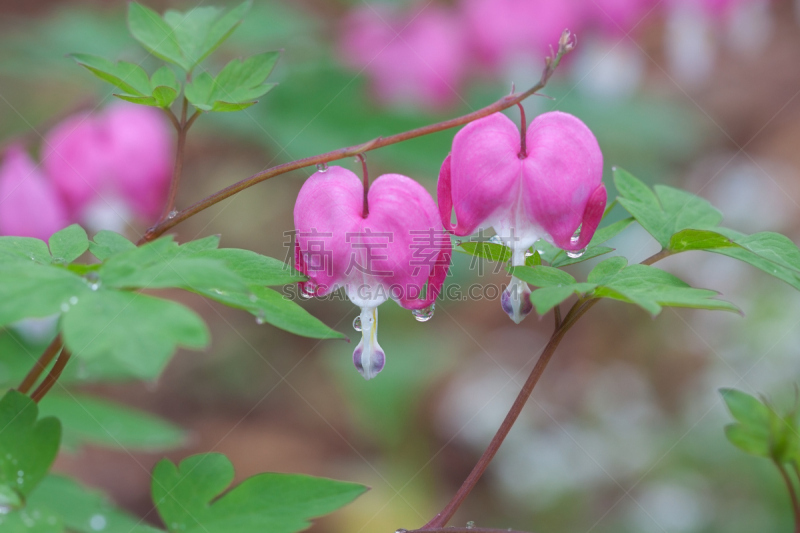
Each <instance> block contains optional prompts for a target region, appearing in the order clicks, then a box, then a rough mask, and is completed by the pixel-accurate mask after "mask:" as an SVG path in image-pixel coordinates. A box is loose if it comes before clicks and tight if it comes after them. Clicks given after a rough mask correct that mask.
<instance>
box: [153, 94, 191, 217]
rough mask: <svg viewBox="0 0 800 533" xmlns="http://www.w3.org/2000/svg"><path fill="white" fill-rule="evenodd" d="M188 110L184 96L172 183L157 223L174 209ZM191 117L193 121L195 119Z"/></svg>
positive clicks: (168, 215) (181, 169)
mask: <svg viewBox="0 0 800 533" xmlns="http://www.w3.org/2000/svg"><path fill="white" fill-rule="evenodd" d="M188 108H189V100H187V99H186V97H185V96H184V98H183V106H182V107H181V119H180V122H179V123H178V126H177V129H178V146H177V147H176V149H175V167H174V170H173V171H172V181H171V182H170V184H169V195H168V196H167V203H166V204H165V205H164V212H163V213H161V219H160V221H159V223H161V222H163V221H165V220H169V219H170V213H172V210H173V209H175V199H176V198H177V196H178V187H179V186H180V184H181V174H182V173H183V154H184V151H185V148H186V132H187V131H188V130H189V128H188V127H187V123H186V113H187V111H188ZM196 115H197V113H195V116H193V117H192V119H194V118H195V117H196Z"/></svg>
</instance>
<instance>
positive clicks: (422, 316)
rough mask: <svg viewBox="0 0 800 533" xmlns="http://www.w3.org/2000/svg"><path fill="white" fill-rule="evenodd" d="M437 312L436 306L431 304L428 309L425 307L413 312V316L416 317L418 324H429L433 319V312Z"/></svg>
mask: <svg viewBox="0 0 800 533" xmlns="http://www.w3.org/2000/svg"><path fill="white" fill-rule="evenodd" d="M435 310H436V304H431V305H429V306H428V307H423V308H422V309H414V310H413V311H411V314H412V315H414V318H415V319H416V321H417V322H427V321H428V320H430V319H431V318H433V312H434V311H435Z"/></svg>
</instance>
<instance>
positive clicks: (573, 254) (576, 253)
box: [566, 248, 586, 259]
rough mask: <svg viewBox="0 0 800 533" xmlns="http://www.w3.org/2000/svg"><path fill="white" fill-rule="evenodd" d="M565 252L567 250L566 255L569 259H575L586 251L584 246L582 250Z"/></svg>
mask: <svg viewBox="0 0 800 533" xmlns="http://www.w3.org/2000/svg"><path fill="white" fill-rule="evenodd" d="M566 252H567V257H569V258H571V259H577V258H579V257H581V256H582V255H583V254H585V253H586V248H584V249H583V250H567V251H566Z"/></svg>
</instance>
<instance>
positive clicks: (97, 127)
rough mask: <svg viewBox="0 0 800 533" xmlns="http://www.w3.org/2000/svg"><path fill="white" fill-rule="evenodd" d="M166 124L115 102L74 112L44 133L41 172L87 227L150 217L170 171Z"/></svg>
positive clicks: (149, 111) (120, 225) (147, 111)
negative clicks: (94, 110)
mask: <svg viewBox="0 0 800 533" xmlns="http://www.w3.org/2000/svg"><path fill="white" fill-rule="evenodd" d="M171 153H172V141H171V134H170V130H169V125H168V123H167V122H166V120H165V119H164V117H163V116H162V114H161V113H160V112H159V111H158V110H156V109H153V108H149V107H145V106H140V105H133V104H115V105H113V106H111V107H109V108H108V109H107V110H105V111H104V112H102V113H98V114H86V113H83V114H78V115H74V116H72V117H70V118H67V119H66V120H64V121H63V122H61V123H60V124H58V125H57V126H55V127H54V128H53V129H52V130H51V131H50V132H49V133H48V135H47V137H46V138H45V143H44V146H43V162H44V166H45V169H46V171H47V174H48V175H49V176H50V179H51V180H52V181H53V183H54V184H55V186H56V187H57V188H58V189H59V190H60V191H61V193H62V195H63V196H64V198H65V199H66V200H67V203H68V206H69V209H70V211H71V213H72V215H73V216H74V217H75V218H77V219H78V220H80V221H81V222H83V223H84V224H86V225H88V226H90V227H92V229H116V230H118V231H120V230H122V229H124V225H125V224H126V223H127V222H128V220H129V219H130V218H132V217H139V218H141V219H143V220H146V221H151V220H153V219H154V218H155V217H156V216H157V215H158V214H159V212H160V209H161V207H162V205H163V202H164V200H165V198H166V194H167V190H168V188H169V180H170V177H171V175H172V163H171V157H172V156H171Z"/></svg>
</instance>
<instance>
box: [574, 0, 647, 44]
mask: <svg viewBox="0 0 800 533" xmlns="http://www.w3.org/2000/svg"><path fill="white" fill-rule="evenodd" d="M658 4H659V2H658V0H592V1H591V2H589V3H588V6H587V8H588V9H589V11H590V13H591V16H590V17H589V21H591V24H592V26H593V27H595V28H597V29H599V30H600V31H601V32H603V33H605V34H607V35H611V36H613V37H620V38H621V37H623V36H625V35H626V34H628V33H629V32H631V31H633V30H634V29H636V28H637V26H639V24H640V23H644V19H645V18H647V15H648V14H649V13H650V12H651V11H655V10H656V8H657V7H658Z"/></svg>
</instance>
